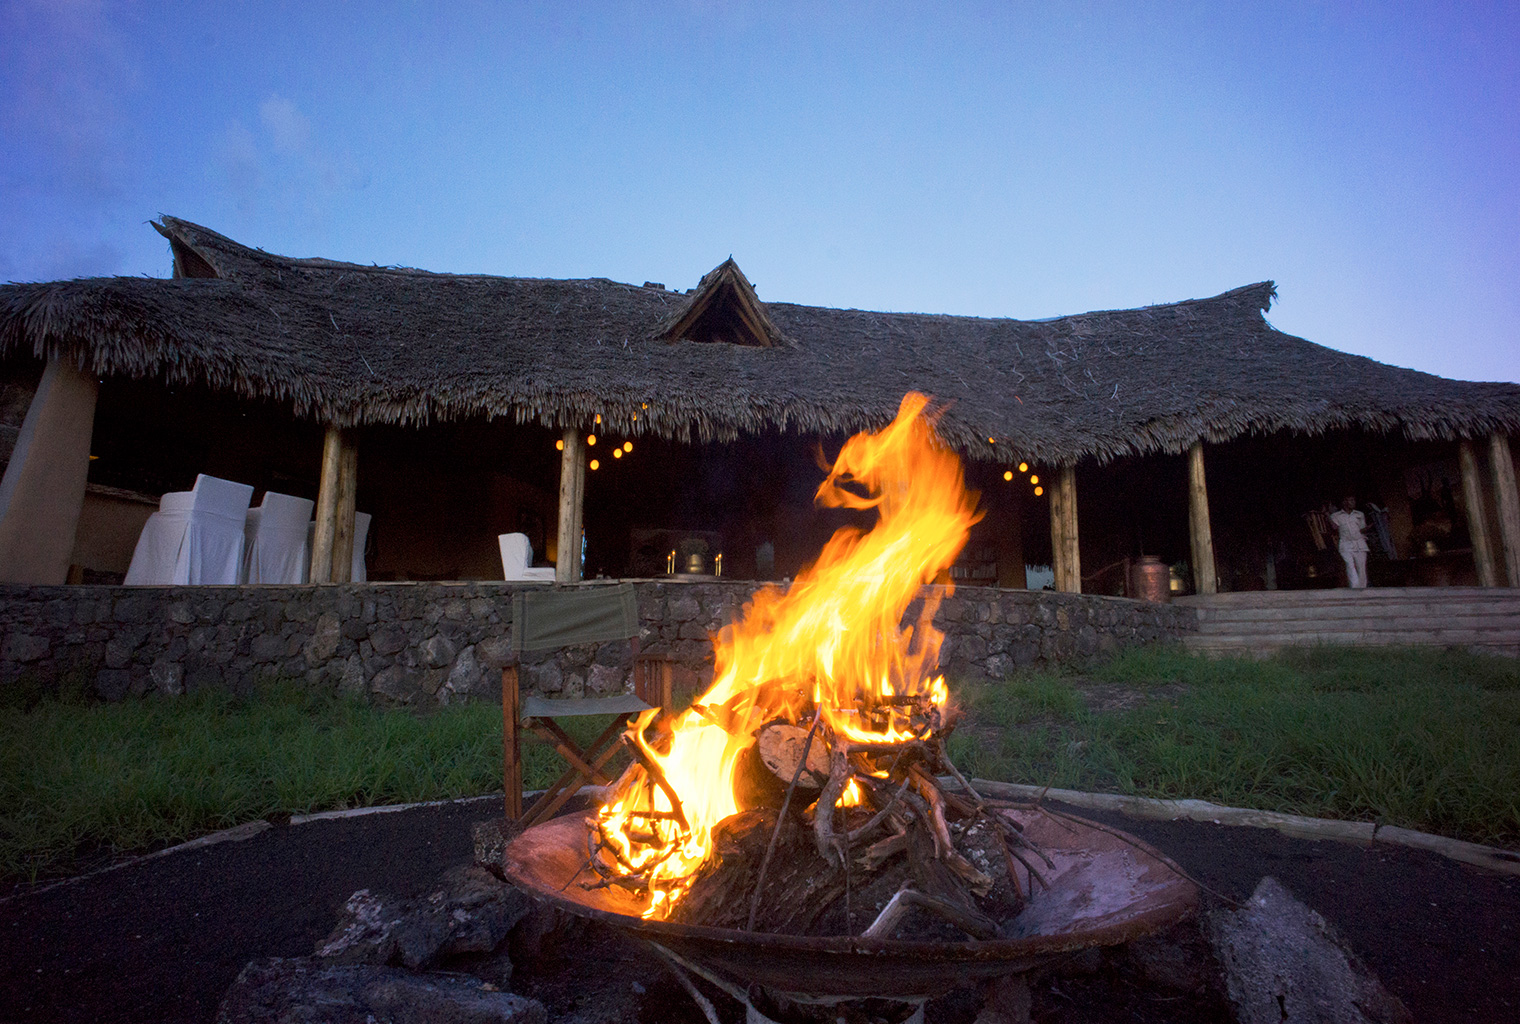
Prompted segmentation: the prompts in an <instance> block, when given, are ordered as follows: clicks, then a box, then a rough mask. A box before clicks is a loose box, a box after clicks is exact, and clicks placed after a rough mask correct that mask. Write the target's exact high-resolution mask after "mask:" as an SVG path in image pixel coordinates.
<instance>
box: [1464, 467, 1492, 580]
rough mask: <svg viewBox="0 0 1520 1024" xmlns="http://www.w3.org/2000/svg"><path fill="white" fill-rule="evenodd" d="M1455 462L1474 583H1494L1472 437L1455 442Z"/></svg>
mask: <svg viewBox="0 0 1520 1024" xmlns="http://www.w3.org/2000/svg"><path fill="white" fill-rule="evenodd" d="M1457 462H1458V463H1459V464H1460V465H1461V467H1462V503H1463V504H1464V505H1466V506H1467V533H1468V536H1470V537H1471V538H1472V552H1473V564H1474V565H1475V566H1476V567H1477V569H1478V586H1480V587H1497V586H1498V585H1499V566H1498V563H1496V562H1495V561H1494V549H1493V545H1492V544H1490V543H1489V539H1488V515H1487V510H1486V509H1485V508H1484V507H1483V477H1482V475H1481V474H1480V472H1479V470H1478V453H1477V452H1476V451H1475V450H1474V449H1473V443H1472V441H1470V440H1468V439H1467V438H1465V437H1464V438H1463V439H1462V441H1461V443H1459V444H1458V445H1457Z"/></svg>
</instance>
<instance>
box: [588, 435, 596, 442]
mask: <svg viewBox="0 0 1520 1024" xmlns="http://www.w3.org/2000/svg"><path fill="white" fill-rule="evenodd" d="M586 443H587V444H596V435H595V434H587V435H586Z"/></svg>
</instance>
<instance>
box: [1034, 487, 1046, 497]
mask: <svg viewBox="0 0 1520 1024" xmlns="http://www.w3.org/2000/svg"><path fill="white" fill-rule="evenodd" d="M1044 493H1045V488H1043V487H1036V488H1035V489H1034V496H1035V497H1036V498H1038V497H1039V496H1040V495H1042V494H1044Z"/></svg>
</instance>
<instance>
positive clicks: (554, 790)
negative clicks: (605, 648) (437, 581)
mask: <svg viewBox="0 0 1520 1024" xmlns="http://www.w3.org/2000/svg"><path fill="white" fill-rule="evenodd" d="M630 643H631V645H632V647H633V683H634V694H633V697H634V698H635V700H634V701H633V702H632V703H634V704H635V706H632V707H630V706H629V704H630V701H629V700H628V699H627V698H625V699H623V700H621V701H619V700H618V699H617V698H611V699H609V700H607V701H595V700H592V701H563V702H560V701H545V700H538V701H532V698H530V702H531V704H530V709H531V708H538V709H539V710H540V713H539V714H534V715H527V714H524V710H525V708H524V705H525V703H528V702H524V701H523V700H522V697H521V689H520V687H521V678H520V675H519V672H518V665H517V664H516V663H515V662H514V663H513V664H509V665H507V666H506V667H505V668H503V669H502V672H501V724H502V780H503V784H504V787H505V799H506V816H507V817H508V818H510V819H512V820H514V821H516V822H518V823H519V824H520V825H521V826H522V827H523V828H528V827H530V826H532V825H536V824H538V823H539V822H541V821H547V820H548V819H549V818H552V817H553V816H554V815H555V814H556V813H557V812H558V811H559V809H560V808H561V807H563V806H564V805H565V803H566V802H567V801H568V800H569V799H570V798H571V797H573V796H575V795H576V793H578V792H579V791H580V788H581V786H582V785H588V784H589V785H596V786H607V785H611V783H612V780H611V779H610V778H609V777H608V776H607V775H606V774H605V773H604V772H603V770H602V769H603V768H605V767H606V765H607V762H608V761H610V760H612V757H613V756H614V755H615V754H616V753H617V751H618V744H617V742H616V741H617V740H618V739H619V738H620V737H621V736H622V734H623V732H624V731H625V730H626V729H627V728H628V724H629V722H630V721H631V720H632V719H633V718H634V717H635V716H636V715H637V714H639V713H640V711H644V710H648V709H650V708H661V709H664V708H669V707H670V703H671V699H672V692H671V691H672V679H673V675H674V673H673V671H672V668H673V664H674V663H673V662H672V661H671V659H670V658H668V657H666V656H664V655H658V654H647V655H642V656H641V655H640V654H639V649H638V648H639V641H638V638H637V637H633V638H632V639H631V640H630ZM560 703H563V704H566V705H577V707H576V708H574V709H571V708H568V707H567V708H566V709H565V710H563V711H561V712H560V713H559V714H555V713H554V712H555V709H554V708H553V707H552V705H554V704H560ZM608 704H620V705H622V706H621V707H617V708H615V709H614V710H612V711H611V713H612V714H615V715H617V716H618V717H616V718H614V719H613V721H612V722H611V724H609V725H608V726H607V728H606V729H604V730H602V732H601V734H600V735H598V736H597V737H596V739H595V740H593V741H592V742H591V743H590V744H588V745H587V746H585V747H584V748H582V747H581V746H580V745H579V744H578V743H577V742H576V741H575V739H574V738H573V737H571V736H570V735H569V734H568V733H567V732H565V730H564V729H562V728H560V726H559V724H558V723H557V722H556V721H555V720H554V719H555V718H556V717H574V716H578V715H586V714H602V713H607V712H605V711H603V710H600V708H601V707H602V706H605V705H608ZM545 709H547V713H545ZM525 729H527V730H531V731H532V732H534V733H536V734H537V735H538V736H539V737H540V738H542V739H543V740H544V741H545V742H546V743H548V744H549V746H551V747H553V748H554V751H555V752H556V753H557V754H559V756H560V757H561V758H562V759H563V760H564V761H565V763H566V764H567V765H569V767H568V768H566V769H565V771H564V772H563V773H562V774H561V775H560V777H559V778H558V779H556V780H555V781H554V783H553V785H551V786H550V787H549V788H548V789H546V790H545V791H544V793H543V794H542V795H541V796H540V797H539V798H538V800H537V802H536V803H534V805H533V809H532V811H530V812H529V813H528V814H527V815H524V814H523V788H522V740H523V731H524V730H525Z"/></svg>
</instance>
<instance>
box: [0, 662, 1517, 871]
mask: <svg viewBox="0 0 1520 1024" xmlns="http://www.w3.org/2000/svg"><path fill="white" fill-rule="evenodd" d="M953 683H954V681H953V680H952V689H953V690H954V692H955V694H956V697H957V699H958V700H959V701H960V702H961V703H962V705H963V706H964V708H965V710H966V715H965V718H964V719H963V720H962V722H961V724H960V727H959V728H958V730H957V731H956V733H955V734H954V735H953V736H952V737H951V751H952V754H953V756H954V757H955V760H956V763H957V764H958V765H960V767H961V768H962V770H963V771H965V772H966V774H968V775H979V776H982V777H984V778H995V779H1004V780H1008V781H1013V782H1028V783H1034V784H1036V785H1051V786H1057V787H1063V788H1075V789H1089V790H1101V791H1108V792H1117V793H1135V794H1143V795H1149V796H1167V797H1195V798H1199V799H1205V800H1213V801H1217V802H1220V803H1226V804H1233V805H1237V806H1245V807H1259V808H1264V809H1270V810H1279V811H1289V812H1293V813H1299V814H1310V815H1317V816H1326V817H1340V818H1352V819H1362V820H1369V819H1370V820H1378V821H1383V822H1385V823H1388V824H1395V825H1403V826H1406V827H1410V828H1417V829H1421V830H1424V831H1430V832H1439V833H1442V834H1445V835H1451V836H1457V837H1459V838H1464V839H1472V840H1476V841H1480V842H1491V843H1498V844H1501V845H1509V846H1520V663H1517V662H1515V661H1513V660H1508V659H1500V658H1487V657H1477V656H1473V655H1467V654H1461V653H1455V652H1444V651H1382V652H1377V653H1368V652H1360V651H1345V650H1340V651H1337V650H1322V651H1310V652H1298V653H1294V654H1289V655H1285V656H1283V657H1280V658H1278V659H1275V660H1272V661H1265V662H1254V661H1239V660H1220V661H1209V660H1206V659H1202V658H1197V657H1193V656H1189V655H1186V654H1183V653H1181V652H1179V651H1175V650H1171V649H1165V648H1155V649H1146V650H1141V651H1135V652H1130V653H1127V654H1124V655H1121V656H1119V657H1117V658H1114V659H1112V660H1110V661H1106V662H1101V663H1097V664H1091V665H1087V666H1082V667H1080V668H1073V669H1070V670H1062V671H1056V672H1041V673H1028V674H1021V675H1018V676H1016V677H1015V678H1013V679H1010V680H1007V681H1004V682H1000V683H996V684H985V685H978V686H961V687H956V686H954V685H953ZM567 724H568V725H570V726H572V727H573V728H572V729H571V731H572V732H573V733H575V734H576V735H577V737H578V738H583V739H584V738H589V737H590V736H593V735H595V734H596V733H597V732H599V731H600V729H601V728H603V727H604V726H605V724H606V720H605V719H574V720H567ZM523 767H524V782H525V785H526V787H527V788H530V789H533V788H540V787H542V786H544V785H546V784H547V783H548V782H549V781H550V780H551V779H552V778H553V777H555V776H556V775H558V773H559V771H560V770H561V768H562V765H561V764H560V763H559V762H558V759H557V757H556V756H555V755H554V754H553V752H552V751H551V750H549V749H548V748H547V747H544V746H542V745H540V744H537V743H532V744H530V745H529V746H528V747H527V749H526V751H525V754H524V766H523ZM500 789H501V710H500V708H499V707H498V706H496V705H494V704H492V703H489V702H486V703H477V704H469V705H463V706H452V707H446V708H441V709H437V710H434V711H430V712H427V713H418V712H415V711H411V710H406V709H385V710H382V709H378V708H372V707H367V706H365V705H363V704H360V703H357V702H354V701H349V700H342V699H339V698H336V697H332V696H318V695H313V694H310V693H306V692H304V691H302V690H301V689H299V688H296V687H282V686H275V687H271V688H269V689H266V690H264V691H261V692H260V693H259V694H257V695H255V696H253V697H248V698H233V697H227V696H222V695H217V694H205V693H203V694H197V695H195V696H190V697H182V698H159V697H150V698H145V699H141V700H132V701H125V702H123V703H121V704H106V705H103V704H85V703H80V702H72V701H66V700H65V701H47V702H43V703H39V704H35V705H33V706H31V707H26V708H0V880H3V881H5V882H15V881H24V880H27V879H35V878H38V877H46V876H52V875H58V874H64V873H69V872H73V871H77V870H80V869H82V868H84V867H88V866H90V865H91V864H94V863H98V862H100V861H101V860H102V859H106V858H109V857H111V856H113V855H116V854H121V853H126V852H131V851H141V850H148V849H153V848H156V847H161V846H164V845H167V844H170V843H174V842H179V841H181V840H184V839H188V838H191V837H193V836H196V835H200V834H203V833H206V832H211V831H215V830H217V829H221V828H227V827H229V826H232V825H236V824H239V823H242V822H246V821H252V820H256V819H258V818H262V817H266V816H269V815H273V814H281V813H306V812H311V811H319V810H330V809H335V808H341V807H357V806H365V805H371V804H387V803H404V802H410V801H417V800H438V799H446V798H451V797H459V796H476V795H480V794H485V793H490V792H493V791H498V792H499V791H500Z"/></svg>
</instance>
